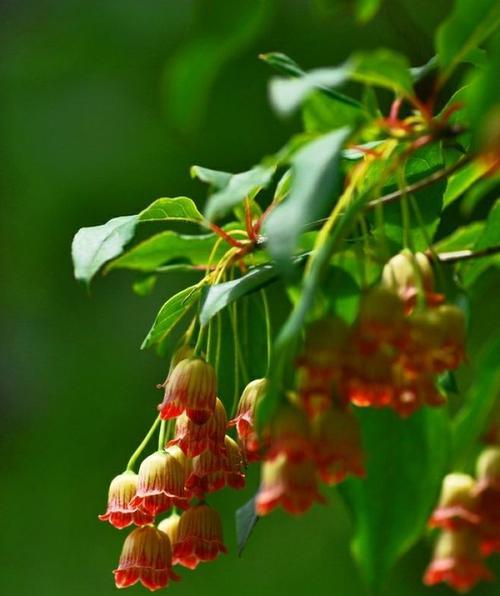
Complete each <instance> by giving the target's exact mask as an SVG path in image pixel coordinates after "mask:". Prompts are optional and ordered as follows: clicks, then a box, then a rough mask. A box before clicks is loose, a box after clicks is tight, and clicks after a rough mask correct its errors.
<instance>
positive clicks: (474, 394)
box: [452, 338, 500, 468]
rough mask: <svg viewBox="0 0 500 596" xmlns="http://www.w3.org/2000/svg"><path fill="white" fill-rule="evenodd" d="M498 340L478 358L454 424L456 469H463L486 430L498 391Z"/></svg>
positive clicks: (499, 386) (499, 388)
mask: <svg viewBox="0 0 500 596" xmlns="http://www.w3.org/2000/svg"><path fill="white" fill-rule="evenodd" d="M499 362H500V339H499V338H495V339H494V340H493V342H492V343H491V344H489V345H488V346H487V347H486V349H485V350H483V351H482V353H481V356H480V357H479V358H478V359H477V363H476V366H475V370H474V377H473V379H474V382H473V385H472V387H471V388H470V390H469V392H468V395H467V398H466V401H465V406H464V407H463V408H462V409H461V410H460V412H459V414H458V415H457V417H456V419H455V420H454V421H453V427H452V439H453V458H454V463H455V466H456V467H458V468H464V467H465V465H466V462H467V456H468V454H469V452H470V450H471V447H473V446H474V443H475V442H476V441H477V440H478V439H479V438H480V435H481V433H482V432H484V431H485V430H486V426H487V424H488V417H489V415H490V413H491V411H492V410H493V407H494V405H495V401H496V399H497V397H498V392H499V390H500V367H499V366H498V363H499Z"/></svg>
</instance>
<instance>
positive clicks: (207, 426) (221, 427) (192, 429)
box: [169, 398, 227, 457]
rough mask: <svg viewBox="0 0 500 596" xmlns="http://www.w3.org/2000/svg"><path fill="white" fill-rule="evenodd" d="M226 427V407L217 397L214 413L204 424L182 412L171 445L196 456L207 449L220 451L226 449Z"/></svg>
mask: <svg viewBox="0 0 500 596" xmlns="http://www.w3.org/2000/svg"><path fill="white" fill-rule="evenodd" d="M226 427H227V415H226V409H225V408H224V404H223V403H222V402H221V400H220V399H218V398H217V399H216V402H215V410H214V413H213V414H212V415H211V416H210V417H209V419H208V420H207V421H206V422H204V423H203V424H197V423H195V422H193V421H192V420H191V419H190V418H189V417H188V416H187V415H186V414H181V415H180V416H179V418H177V420H176V424H175V437H174V439H172V441H170V443H169V445H178V446H179V447H180V448H181V449H182V451H183V452H184V453H185V454H186V456H188V457H196V456H197V455H200V454H201V453H203V451H205V450H206V449H210V450H211V451H213V452H214V453H218V452H220V451H223V449H224V436H225V434H226Z"/></svg>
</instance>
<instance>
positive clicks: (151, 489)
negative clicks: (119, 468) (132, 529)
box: [131, 451, 187, 515]
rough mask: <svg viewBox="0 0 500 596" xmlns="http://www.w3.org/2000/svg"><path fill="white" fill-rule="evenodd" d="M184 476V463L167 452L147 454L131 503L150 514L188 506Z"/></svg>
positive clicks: (140, 469)
mask: <svg viewBox="0 0 500 596" xmlns="http://www.w3.org/2000/svg"><path fill="white" fill-rule="evenodd" d="M185 475H186V473H185V470H184V469H183V466H182V464H181V463H179V461H178V460H177V459H176V457H175V456H174V455H172V454H171V453H168V452H167V451H157V452H156V453H153V454H152V455H150V456H148V457H146V459H145V460H144V461H143V462H142V463H141V466H140V468H139V481H138V486H137V495H136V496H135V497H134V499H133V500H132V503H131V504H132V506H136V507H141V508H142V509H144V510H145V511H147V512H148V513H149V514H150V515H156V514H157V513H161V512H162V511H166V510H167V509H169V508H170V507H173V506H178V507H181V508H186V507H187V496H186V493H185V491H184V482H185Z"/></svg>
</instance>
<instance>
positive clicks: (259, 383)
mask: <svg viewBox="0 0 500 596" xmlns="http://www.w3.org/2000/svg"><path fill="white" fill-rule="evenodd" d="M266 386H267V381H266V379H255V380H254V381H251V382H250V383H248V385H247V386H246V387H245V389H244V390H243V393H242V394H241V397H240V401H239V402H238V409H237V411H236V416H235V418H233V420H231V421H230V422H229V425H230V426H236V432H237V433H238V439H239V442H240V445H241V448H242V451H243V454H244V456H245V459H246V461H248V462H254V461H259V460H260V459H261V457H262V451H263V447H264V446H263V445H262V444H261V443H262V441H260V440H259V436H258V434H257V431H256V430H255V412H256V409H257V406H258V404H259V402H260V400H261V399H262V397H263V396H264V394H265V391H266ZM264 442H265V441H264Z"/></svg>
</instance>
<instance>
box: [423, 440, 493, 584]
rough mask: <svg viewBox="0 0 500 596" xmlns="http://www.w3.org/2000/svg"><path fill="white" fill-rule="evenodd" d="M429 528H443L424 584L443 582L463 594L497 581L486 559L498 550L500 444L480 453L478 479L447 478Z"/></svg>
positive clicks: (464, 476) (461, 476) (462, 475)
mask: <svg viewBox="0 0 500 596" xmlns="http://www.w3.org/2000/svg"><path fill="white" fill-rule="evenodd" d="M429 525H430V527H432V528H439V530H440V534H439V536H438V539H437V542H436V546H435V550H434V557H433V559H432V561H431V563H430V565H429V567H428V568H427V570H426V572H425V575H424V583H426V584H427V585H434V584H437V583H440V582H444V583H447V584H449V585H450V586H452V587H453V588H455V589H456V590H458V591H460V592H465V591H468V590H470V589H471V588H472V587H474V586H475V585H476V584H477V583H478V582H479V581H481V580H490V579H493V575H492V573H491V571H490V570H489V569H488V567H487V566H486V565H485V563H484V559H485V558H486V557H488V556H489V555H491V554H492V553H495V552H500V446H499V445H496V446H490V447H487V448H486V449H484V450H483V452H482V453H481V454H480V455H479V458H478V460H477V464H476V478H473V477H472V476H469V475H468V474H458V473H457V474H449V475H448V476H446V477H445V479H444V481H443V487H442V491H441V497H440V500H439V504H438V507H437V508H436V510H435V511H434V512H433V514H432V516H431V518H430V520H429Z"/></svg>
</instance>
